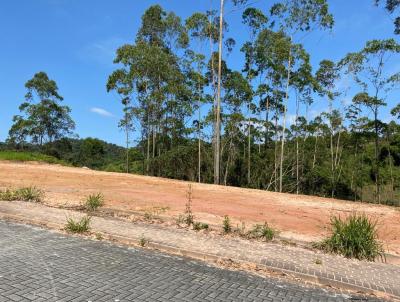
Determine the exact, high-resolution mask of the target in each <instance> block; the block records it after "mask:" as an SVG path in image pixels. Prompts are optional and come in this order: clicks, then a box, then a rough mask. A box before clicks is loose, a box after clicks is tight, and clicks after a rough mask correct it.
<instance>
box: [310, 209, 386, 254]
mask: <svg viewBox="0 0 400 302" xmlns="http://www.w3.org/2000/svg"><path fill="white" fill-rule="evenodd" d="M331 229H332V230H331V235H330V236H329V237H328V238H327V239H325V240H324V241H322V242H320V243H317V244H316V245H315V246H316V247H317V248H320V249H322V250H324V251H327V252H330V253H335V254H341V255H343V256H345V257H347V258H356V259H359V260H368V261H374V260H375V259H376V258H378V257H380V258H383V257H384V250H383V246H382V244H381V243H380V242H379V241H378V235H377V222H376V221H372V220H371V219H369V218H368V216H367V215H365V214H361V215H358V214H352V215H350V216H348V217H347V218H346V219H342V218H341V217H340V216H339V217H337V216H334V217H332V218H331Z"/></svg>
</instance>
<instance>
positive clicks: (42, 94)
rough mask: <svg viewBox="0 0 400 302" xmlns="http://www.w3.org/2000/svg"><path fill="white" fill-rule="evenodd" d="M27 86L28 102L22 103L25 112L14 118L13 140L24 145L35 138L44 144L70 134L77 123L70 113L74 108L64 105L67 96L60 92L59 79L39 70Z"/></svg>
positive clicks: (11, 138) (22, 111) (10, 134)
mask: <svg viewBox="0 0 400 302" xmlns="http://www.w3.org/2000/svg"><path fill="white" fill-rule="evenodd" d="M25 87H26V88H27V90H28V92H27V94H26V95H25V102H24V103H22V104H21V106H20V107H19V110H20V112H21V114H22V115H16V116H14V118H13V122H14V124H13V125H12V126H11V129H10V131H9V140H10V142H12V143H13V144H17V145H22V146H23V145H24V143H25V142H26V141H31V142H32V143H34V144H37V145H39V146H42V145H43V143H45V142H52V141H54V140H57V139H60V138H62V137H64V136H67V135H70V134H71V133H72V130H74V128H75V123H74V121H73V120H72V118H71V117H70V112H71V109H70V108H69V107H68V106H62V105H60V102H61V101H62V100H63V98H62V96H60V95H59V94H58V87H57V84H56V82H55V81H53V80H50V79H49V77H48V76H47V74H46V73H45V72H38V73H36V74H35V75H34V77H33V78H32V79H31V80H29V81H28V82H26V84H25Z"/></svg>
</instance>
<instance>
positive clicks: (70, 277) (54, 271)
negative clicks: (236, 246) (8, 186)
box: [0, 221, 372, 302]
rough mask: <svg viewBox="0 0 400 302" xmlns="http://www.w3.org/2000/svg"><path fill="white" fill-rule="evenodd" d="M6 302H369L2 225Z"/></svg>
mask: <svg viewBox="0 0 400 302" xmlns="http://www.w3.org/2000/svg"><path fill="white" fill-rule="evenodd" d="M0 301H1V302H3V301H4V302H9V301H86V302H88V301H91V302H97V301H107V302H118V301H119V302H122V301H366V300H364V299H363V298H359V297H350V296H348V295H343V294H339V293H334V292H328V291H325V290H323V289H318V288H311V287H303V286H301V285H297V284H293V283H289V282H286V281H279V280H276V279H275V278H274V279H272V278H271V279H268V278H267V279H266V278H261V277H258V276H254V275H251V274H248V273H244V272H238V271H229V270H224V269H219V268H215V267H212V266H208V265H206V264H204V263H201V262H197V261H191V260H189V259H185V258H181V257H175V256H168V255H165V254H161V253H158V252H154V251H150V250H146V249H133V248H127V247H121V246H116V245H113V244H110V243H107V242H100V241H94V240H89V239H84V238H79V237H70V236H64V235H62V234H59V233H55V232H51V231H48V230H44V229H40V228H36V227H31V226H25V225H21V224H15V223H11V222H4V221H0ZM370 301H372V300H370Z"/></svg>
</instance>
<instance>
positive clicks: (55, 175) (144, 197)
mask: <svg viewBox="0 0 400 302" xmlns="http://www.w3.org/2000/svg"><path fill="white" fill-rule="evenodd" d="M30 185H33V186H37V187H39V188H41V189H43V190H45V192H46V203H48V204H50V205H54V206H73V205H78V204H81V203H82V202H83V200H84V198H85V196H87V195H89V194H92V193H97V192H101V193H102V194H104V197H105V208H109V209H113V210H115V211H119V212H121V213H128V214H129V213H130V212H132V213H133V212H137V211H143V212H146V211H150V212H151V211H155V212H158V213H160V212H162V215H165V216H169V217H177V216H178V215H179V214H181V213H183V212H184V210H185V203H186V201H187V191H188V185H189V183H188V182H183V181H175V180H168V179H161V178H156V177H147V176H138V175H125V174H119V173H107V172H98V171H92V170H89V169H83V168H72V167H63V166H58V165H49V164H38V163H31V162H29V163H16V162H9V161H0V188H5V187H22V186H30ZM192 190H193V204H192V206H193V212H194V215H195V217H196V219H197V220H199V221H203V222H207V223H210V224H218V225H221V222H222V219H223V216H224V215H229V216H230V217H231V218H232V220H233V224H234V225H236V223H238V224H240V225H241V222H244V223H245V224H246V226H250V225H251V224H253V223H262V222H265V221H266V222H268V223H269V224H270V225H272V226H273V227H275V228H276V229H278V230H279V231H280V232H281V234H282V235H283V236H285V237H289V238H293V239H298V240H305V241H314V240H318V239H320V238H321V237H322V236H324V235H325V234H326V233H327V232H328V227H329V219H330V217H331V216H332V215H342V216H344V215H347V214H349V213H351V212H353V211H357V212H363V213H366V214H367V215H369V216H370V217H373V218H376V219H378V221H379V235H380V238H381V240H382V241H383V242H384V244H385V246H386V248H387V249H388V250H389V251H390V252H392V253H394V254H398V255H400V210H399V209H398V208H392V207H388V206H380V205H370V204H362V203H354V202H348V201H341V200H335V199H328V198H319V197H312V196H303V195H292V194H279V193H273V192H265V191H260V190H250V189H240V188H233V187H223V186H215V185H206V184H196V183H192Z"/></svg>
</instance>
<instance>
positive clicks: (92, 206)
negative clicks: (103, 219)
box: [85, 193, 104, 211]
mask: <svg viewBox="0 0 400 302" xmlns="http://www.w3.org/2000/svg"><path fill="white" fill-rule="evenodd" d="M103 204H104V195H103V194H101V193H97V194H91V195H89V196H88V197H87V198H86V203H85V207H86V209H87V210H88V211H96V210H97V209H98V208H100V207H102V206H103Z"/></svg>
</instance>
